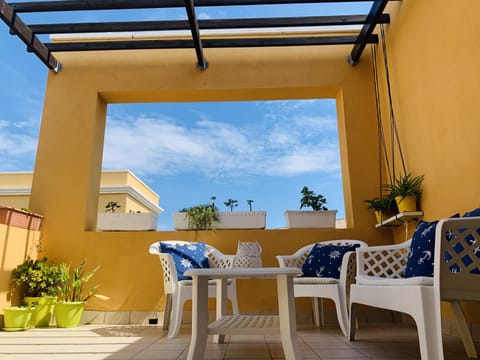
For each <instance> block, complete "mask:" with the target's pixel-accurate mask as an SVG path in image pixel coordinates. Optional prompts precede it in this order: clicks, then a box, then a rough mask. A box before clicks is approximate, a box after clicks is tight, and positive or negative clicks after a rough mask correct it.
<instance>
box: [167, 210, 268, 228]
mask: <svg viewBox="0 0 480 360" xmlns="http://www.w3.org/2000/svg"><path fill="white" fill-rule="evenodd" d="M266 217H267V213H266V211H234V212H220V213H219V219H220V222H219V223H218V224H217V225H216V226H215V228H216V229H265V226H266ZM173 227H174V228H175V229H176V230H188V220H187V214H186V213H184V212H175V213H173Z"/></svg>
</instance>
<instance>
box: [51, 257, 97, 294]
mask: <svg viewBox="0 0 480 360" xmlns="http://www.w3.org/2000/svg"><path fill="white" fill-rule="evenodd" d="M86 263H87V260H83V261H82V262H81V264H80V265H79V266H78V267H76V268H74V269H73V271H70V265H67V264H65V263H63V264H60V269H61V272H62V278H63V285H62V287H61V288H60V298H61V300H63V301H73V302H76V301H88V299H90V298H91V297H92V296H93V295H94V294H95V293H96V292H97V289H98V287H99V285H95V286H93V287H92V288H90V290H89V291H88V292H87V293H86V295H85V294H84V286H85V284H86V283H87V282H88V281H90V279H91V278H92V276H93V275H95V273H96V272H97V270H98V268H99V267H100V266H97V267H96V268H95V269H93V270H92V271H90V272H89V273H85V265H86Z"/></svg>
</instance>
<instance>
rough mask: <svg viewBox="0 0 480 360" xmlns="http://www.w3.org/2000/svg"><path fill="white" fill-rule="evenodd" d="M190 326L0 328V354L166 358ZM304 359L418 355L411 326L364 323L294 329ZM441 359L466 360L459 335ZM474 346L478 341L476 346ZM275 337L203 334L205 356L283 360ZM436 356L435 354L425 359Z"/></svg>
mask: <svg viewBox="0 0 480 360" xmlns="http://www.w3.org/2000/svg"><path fill="white" fill-rule="evenodd" d="M189 331H190V329H189V328H188V327H184V328H182V331H181V333H180V335H179V337H178V338H176V339H174V340H168V339H167V338H166V334H165V332H163V331H162V329H161V328H159V327H149V326H98V325H97V326H81V327H78V328H74V329H57V328H48V329H30V330H28V331H23V332H4V331H3V332H0V359H2V360H11V359H15V360H18V359H21V360H31V359H32V360H33V359H35V360H43V359H51V360H57V359H58V360H72V359H75V360H97V359H136V360H139V359H144V360H147V359H148V360H153V359H169V360H177V359H178V360H182V359H186V357H187V350H188V344H189V341H190V337H189ZM299 335H300V343H301V347H302V351H303V357H304V359H322V360H328V359H352V360H355V359H379V360H380V359H381V360H387V359H395V360H407V359H408V360H410V359H420V355H419V350H418V341H417V334H416V330H415V329H414V328H407V327H401V326H388V327H379V326H373V325H372V326H368V327H362V328H360V329H359V330H358V332H357V340H356V341H354V342H349V341H348V340H347V339H346V338H345V337H344V336H342V335H341V333H340V331H339V330H338V329H316V328H308V329H300V330H299ZM444 344H445V346H444V347H445V359H447V360H460V359H462V360H463V359H467V357H466V355H465V352H464V349H463V345H462V343H461V341H460V339H458V338H455V337H445V338H444ZM479 350H480V346H479ZM283 358H284V356H283V350H282V345H281V342H280V338H279V337H278V336H232V337H230V338H228V337H227V339H226V343H225V344H214V343H212V342H211V339H210V338H209V343H208V345H207V351H206V354H205V359H209V360H213V359H228V360H234V359H239V360H240V359H249V360H272V359H283ZM429 360H436V359H429Z"/></svg>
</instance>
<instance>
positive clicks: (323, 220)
mask: <svg viewBox="0 0 480 360" xmlns="http://www.w3.org/2000/svg"><path fill="white" fill-rule="evenodd" d="M336 215H337V210H328V211H293V210H287V211H285V218H286V219H287V226H288V227H289V228H335V221H336Z"/></svg>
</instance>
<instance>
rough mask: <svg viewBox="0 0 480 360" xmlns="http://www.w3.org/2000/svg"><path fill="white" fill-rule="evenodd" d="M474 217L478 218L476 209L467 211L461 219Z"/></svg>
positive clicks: (479, 211) (478, 213) (478, 210)
mask: <svg viewBox="0 0 480 360" xmlns="http://www.w3.org/2000/svg"><path fill="white" fill-rule="evenodd" d="M474 216H480V208H477V209H475V210H472V211H467V212H466V213H465V214H463V217H474Z"/></svg>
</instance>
